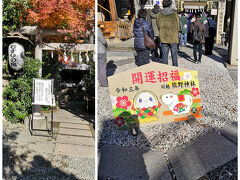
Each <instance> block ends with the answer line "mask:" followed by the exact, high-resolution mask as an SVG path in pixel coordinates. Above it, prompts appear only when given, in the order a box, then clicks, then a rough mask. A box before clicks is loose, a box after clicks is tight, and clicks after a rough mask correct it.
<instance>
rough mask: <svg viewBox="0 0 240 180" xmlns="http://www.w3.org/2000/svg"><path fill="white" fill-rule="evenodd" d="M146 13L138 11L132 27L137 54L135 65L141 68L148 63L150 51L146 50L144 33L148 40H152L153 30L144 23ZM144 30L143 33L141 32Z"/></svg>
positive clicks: (148, 24)
mask: <svg viewBox="0 0 240 180" xmlns="http://www.w3.org/2000/svg"><path fill="white" fill-rule="evenodd" d="M146 17H147V11H146V10H145V9H140V10H139V11H138V18H137V19H135V21H134V25H133V33H134V36H135V39H134V48H135V50H136V52H137V60H136V64H137V65H138V66H142V65H144V64H147V63H149V61H150V50H149V49H147V48H146V46H145V44H144V33H147V35H148V36H149V37H150V38H152V39H153V38H154V33H153V28H152V25H151V23H150V22H148V21H146ZM143 30H144V32H143Z"/></svg>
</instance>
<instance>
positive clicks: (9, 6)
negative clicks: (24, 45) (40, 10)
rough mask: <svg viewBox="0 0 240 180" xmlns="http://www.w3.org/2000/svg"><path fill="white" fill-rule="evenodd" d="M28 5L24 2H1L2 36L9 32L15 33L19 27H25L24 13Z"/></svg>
mask: <svg viewBox="0 0 240 180" xmlns="http://www.w3.org/2000/svg"><path fill="white" fill-rule="evenodd" d="M27 8H30V4H29V2H28V1H26V0H3V4H2V10H3V13H2V21H3V34H4V35H5V34H6V33H8V32H9V31H16V30H17V29H18V28H19V27H20V26H22V25H27V22H26V21H25V19H26V15H27V13H26V11H25V9H27Z"/></svg>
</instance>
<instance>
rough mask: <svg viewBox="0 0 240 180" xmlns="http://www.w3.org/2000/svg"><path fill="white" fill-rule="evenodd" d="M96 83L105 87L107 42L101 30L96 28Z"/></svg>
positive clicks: (106, 84) (106, 82) (106, 83)
mask: <svg viewBox="0 0 240 180" xmlns="http://www.w3.org/2000/svg"><path fill="white" fill-rule="evenodd" d="M97 31H98V82H99V84H100V86H102V87H107V86H108V81H107V70H106V68H107V56H106V48H107V47H108V44H107V41H106V40H105V39H104V37H103V34H102V31H101V29H100V28H99V27H98V28H97Z"/></svg>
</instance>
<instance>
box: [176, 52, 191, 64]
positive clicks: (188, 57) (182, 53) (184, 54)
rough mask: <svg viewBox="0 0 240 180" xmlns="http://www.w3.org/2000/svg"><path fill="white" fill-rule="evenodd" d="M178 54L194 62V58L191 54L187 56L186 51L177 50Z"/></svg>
mask: <svg viewBox="0 0 240 180" xmlns="http://www.w3.org/2000/svg"><path fill="white" fill-rule="evenodd" d="M178 55H179V56H180V57H183V58H185V59H186V60H188V61H190V62H192V63H195V60H194V59H193V58H192V57H191V56H189V55H188V54H187V53H185V52H183V51H178Z"/></svg>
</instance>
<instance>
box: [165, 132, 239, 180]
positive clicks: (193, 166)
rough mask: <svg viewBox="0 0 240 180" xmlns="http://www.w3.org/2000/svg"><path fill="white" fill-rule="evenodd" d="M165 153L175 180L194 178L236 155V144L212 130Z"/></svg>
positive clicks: (191, 179) (193, 179) (190, 179)
mask: <svg viewBox="0 0 240 180" xmlns="http://www.w3.org/2000/svg"><path fill="white" fill-rule="evenodd" d="M167 154H168V155H169V159H170V162H171V164H172V167H173V169H174V172H175V174H176V177H177V180H195V179H198V178H200V177H202V176H203V175H205V174H207V173H208V172H210V171H212V170H214V169H216V168H218V167H220V166H222V165H224V164H225V163H227V162H229V161H230V160H232V159H234V158H235V157H237V146H236V145H235V144H233V143H232V142H231V141H229V140H227V139H226V138H225V137H223V136H221V135H220V134H219V133H217V132H212V133H209V134H206V135H203V136H201V137H199V138H197V139H195V140H192V141H190V142H187V143H185V144H183V145H181V146H178V147H176V148H173V149H172V150H170V151H169V152H168V153H167Z"/></svg>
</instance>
